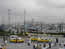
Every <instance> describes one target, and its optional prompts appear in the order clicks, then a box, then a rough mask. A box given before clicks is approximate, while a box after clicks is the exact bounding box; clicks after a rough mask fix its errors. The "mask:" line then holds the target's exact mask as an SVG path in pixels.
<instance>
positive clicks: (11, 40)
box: [9, 37, 24, 43]
mask: <svg viewBox="0 0 65 49" xmlns="http://www.w3.org/2000/svg"><path fill="white" fill-rule="evenodd" d="M9 41H10V42H14V43H22V42H24V40H23V39H22V38H21V37H17V38H10V40H9Z"/></svg>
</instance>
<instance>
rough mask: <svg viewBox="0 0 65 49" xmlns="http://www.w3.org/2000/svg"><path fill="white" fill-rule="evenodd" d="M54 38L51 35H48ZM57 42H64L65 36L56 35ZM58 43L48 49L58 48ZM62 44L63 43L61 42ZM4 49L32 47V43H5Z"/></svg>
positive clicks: (26, 48)
mask: <svg viewBox="0 0 65 49" xmlns="http://www.w3.org/2000/svg"><path fill="white" fill-rule="evenodd" d="M50 38H52V39H54V38H53V37H50ZM58 39H59V43H62V42H65V38H61V37H58ZM2 41H3V40H2V38H0V43H2ZM59 43H58V44H57V45H56V46H53V47H51V48H50V49H59V47H60V46H59ZM62 46H63V44H62ZM6 49H33V47H32V44H31V46H28V45H27V44H25V43H10V42H8V43H7V46H6Z"/></svg>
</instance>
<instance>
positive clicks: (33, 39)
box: [30, 37, 38, 41]
mask: <svg viewBox="0 0 65 49" xmlns="http://www.w3.org/2000/svg"><path fill="white" fill-rule="evenodd" d="M30 40H31V41H37V40H38V38H35V37H31V38H30Z"/></svg>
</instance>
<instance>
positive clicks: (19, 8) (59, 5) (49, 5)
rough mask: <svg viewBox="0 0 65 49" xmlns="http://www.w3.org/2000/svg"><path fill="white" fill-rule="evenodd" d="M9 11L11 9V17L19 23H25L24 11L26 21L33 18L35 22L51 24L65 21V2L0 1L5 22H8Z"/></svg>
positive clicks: (1, 14)
mask: <svg viewBox="0 0 65 49" xmlns="http://www.w3.org/2000/svg"><path fill="white" fill-rule="evenodd" d="M8 9H11V11H10V16H11V21H13V22H15V20H14V18H15V16H16V19H17V22H23V20H24V19H23V18H24V9H25V10H26V20H31V19H32V18H33V19H34V20H35V21H43V22H51V23H52V22H61V21H64V20H65V0H0V17H1V18H2V16H5V17H4V18H3V19H4V20H6V21H5V22H7V21H8V20H7V18H8ZM1 18H0V19H1ZM1 20H2V19H1ZM0 22H2V21H0Z"/></svg>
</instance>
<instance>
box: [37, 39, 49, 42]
mask: <svg viewBox="0 0 65 49" xmlns="http://www.w3.org/2000/svg"><path fill="white" fill-rule="evenodd" d="M38 42H49V40H47V39H46V40H44V39H39V40H38Z"/></svg>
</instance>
